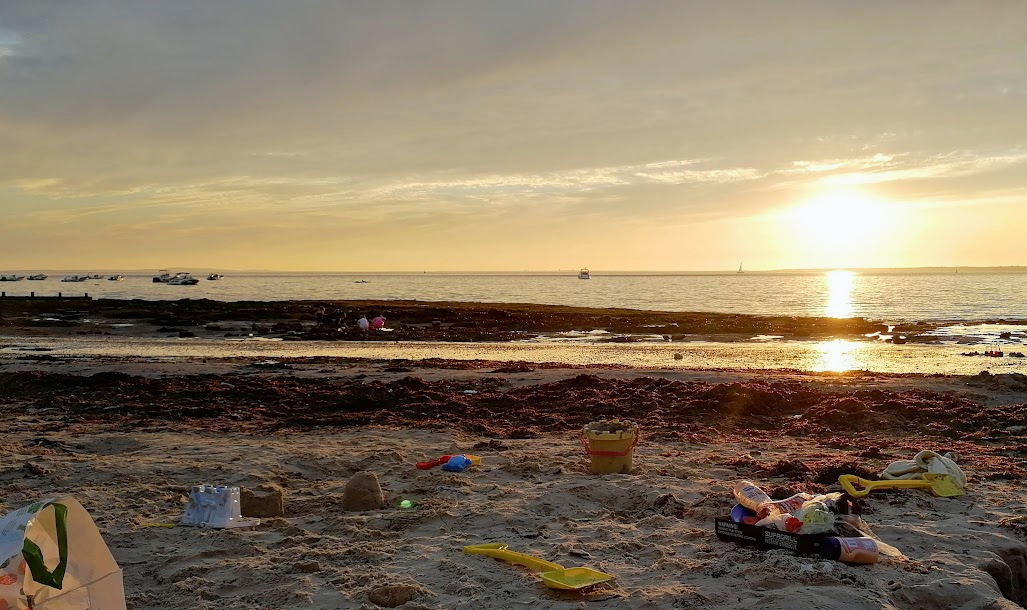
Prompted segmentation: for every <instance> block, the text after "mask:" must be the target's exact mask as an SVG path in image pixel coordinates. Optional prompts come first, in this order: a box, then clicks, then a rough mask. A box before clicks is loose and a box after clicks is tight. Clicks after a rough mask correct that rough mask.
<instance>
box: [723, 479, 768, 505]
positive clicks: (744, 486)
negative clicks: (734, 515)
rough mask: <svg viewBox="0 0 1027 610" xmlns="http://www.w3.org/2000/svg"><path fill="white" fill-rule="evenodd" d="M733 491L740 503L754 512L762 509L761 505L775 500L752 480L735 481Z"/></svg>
mask: <svg viewBox="0 0 1027 610" xmlns="http://www.w3.org/2000/svg"><path fill="white" fill-rule="evenodd" d="M732 493H733V494H734V496H735V500H737V501H738V503H739V504H741V505H742V506H744V507H745V508H748V509H749V510H751V511H752V512H754V513H758V512H759V511H760V507H761V506H763V505H764V504H766V503H767V502H773V500H772V499H771V498H770V496H768V495H767V494H766V492H764V491H763V490H762V489H760V488H759V487H758V486H757V485H756V484H755V483H753V482H752V481H738V482H737V483H735V486H734V488H733V489H732Z"/></svg>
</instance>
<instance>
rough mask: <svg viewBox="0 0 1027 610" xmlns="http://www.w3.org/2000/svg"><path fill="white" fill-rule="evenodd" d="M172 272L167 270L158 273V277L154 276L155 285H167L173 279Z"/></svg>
mask: <svg viewBox="0 0 1027 610" xmlns="http://www.w3.org/2000/svg"><path fill="white" fill-rule="evenodd" d="M171 277H172V276H171V272H170V271H168V270H167V269H161V270H160V271H158V272H157V275H155V276H153V283H154V284H167V283H168V280H170V279H171Z"/></svg>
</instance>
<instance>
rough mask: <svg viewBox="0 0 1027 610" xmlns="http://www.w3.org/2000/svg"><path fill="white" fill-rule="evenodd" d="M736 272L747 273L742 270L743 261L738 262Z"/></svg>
mask: <svg viewBox="0 0 1027 610" xmlns="http://www.w3.org/2000/svg"><path fill="white" fill-rule="evenodd" d="M735 273H745V272H744V271H742V263H738V271H735Z"/></svg>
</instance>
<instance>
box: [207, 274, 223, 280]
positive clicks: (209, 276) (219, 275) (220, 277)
mask: <svg viewBox="0 0 1027 610" xmlns="http://www.w3.org/2000/svg"><path fill="white" fill-rule="evenodd" d="M224 277H225V276H223V275H221V274H220V273H211V274H210V275H208V276H207V279H208V280H211V281H214V280H220V279H223V278H224Z"/></svg>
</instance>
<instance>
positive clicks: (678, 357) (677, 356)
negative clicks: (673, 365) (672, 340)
mask: <svg viewBox="0 0 1027 610" xmlns="http://www.w3.org/2000/svg"><path fill="white" fill-rule="evenodd" d="M674 359H675V360H684V359H685V355H684V354H682V353H681V352H674Z"/></svg>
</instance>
